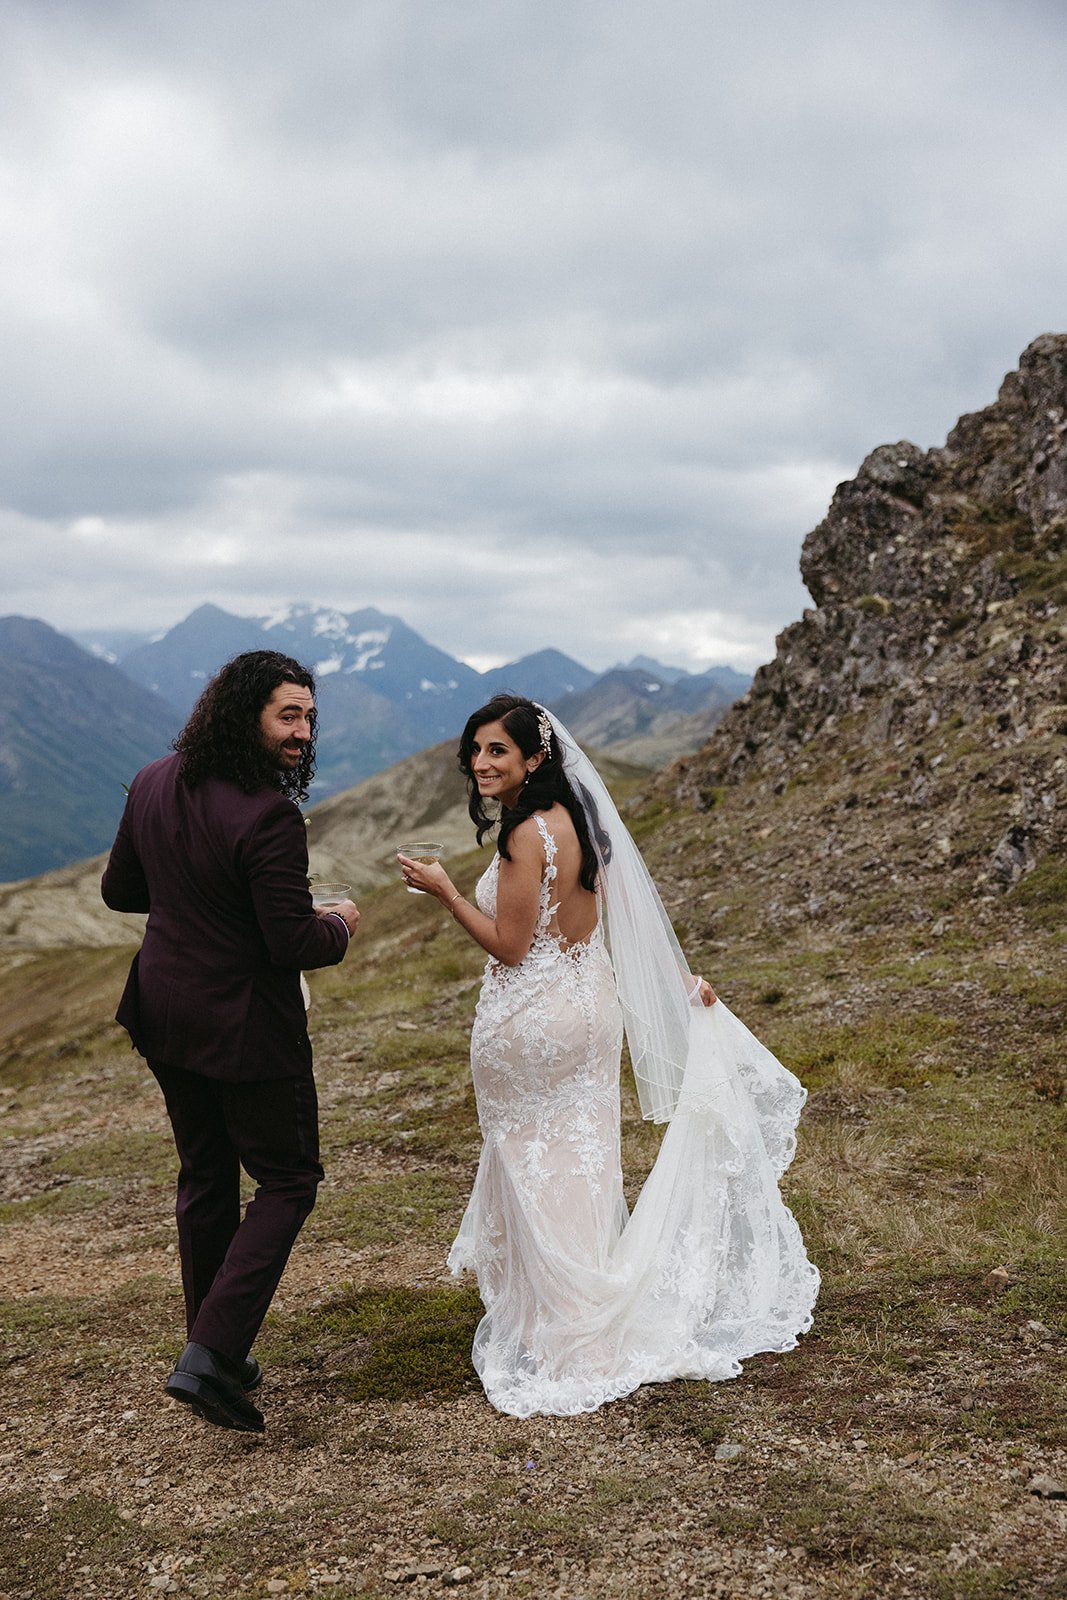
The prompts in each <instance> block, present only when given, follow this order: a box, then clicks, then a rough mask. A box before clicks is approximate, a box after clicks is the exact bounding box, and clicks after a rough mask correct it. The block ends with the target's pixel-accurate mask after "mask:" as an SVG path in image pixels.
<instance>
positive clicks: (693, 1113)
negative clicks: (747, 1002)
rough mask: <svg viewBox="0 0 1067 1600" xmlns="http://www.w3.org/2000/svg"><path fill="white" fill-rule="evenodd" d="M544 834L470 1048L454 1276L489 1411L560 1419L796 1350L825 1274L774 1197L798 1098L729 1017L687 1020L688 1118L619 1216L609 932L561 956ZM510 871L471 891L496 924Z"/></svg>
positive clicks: (616, 1044)
mask: <svg viewBox="0 0 1067 1600" xmlns="http://www.w3.org/2000/svg"><path fill="white" fill-rule="evenodd" d="M536 822H537V826H538V830H539V832H540V836H541V843H542V846H543V850H544V867H543V872H542V880H541V892H540V909H539V915H538V922H537V929H536V932H535V935H534V940H533V944H532V946H531V948H530V951H529V953H528V954H527V955H526V957H525V958H524V959H523V960H522V961H521V962H520V963H519V965H518V966H515V967H506V966H504V965H502V964H500V963H498V962H496V961H493V960H492V959H490V960H489V962H488V963H487V965H486V969H485V977H484V980H483V985H482V991H481V997H480V999H479V1002H478V1007H477V1012H476V1015H475V1022H474V1030H473V1034H472V1039H471V1066H472V1071H473V1077H474V1087H475V1094H476V1097H477V1103H478V1120H479V1123H480V1126H481V1130H482V1134H483V1138H484V1144H483V1147H482V1154H481V1159H480V1162H479V1166H478V1176H477V1179H476V1181H475V1185H474V1190H473V1193H472V1195H471V1198H470V1202H469V1204H468V1206H467V1210H466V1213H465V1215H464V1217H463V1221H462V1223H461V1225H460V1229H459V1233H458V1235H457V1237H456V1240H455V1243H454V1244H453V1246H452V1249H451V1252H450V1254H449V1258H448V1260H449V1266H450V1267H451V1269H452V1271H453V1272H454V1273H459V1272H461V1271H463V1270H464V1269H470V1270H472V1271H473V1272H474V1273H475V1274H476V1276H477V1280H478V1287H479V1290H480V1293H481V1296H482V1300H483V1303H484V1305H485V1316H484V1317H483V1318H482V1320H481V1322H480V1323H479V1325H478V1330H477V1333H476V1335H475V1340H474V1351H473V1360H474V1365H475V1368H476V1370H477V1372H478V1375H479V1377H480V1378H481V1380H482V1384H483V1386H484V1388H485V1392H486V1395H487V1397H488V1398H489V1400H490V1401H491V1403H492V1404H493V1405H494V1406H495V1407H496V1408H497V1409H498V1410H500V1411H504V1412H508V1413H510V1414H511V1415H513V1416H530V1415H531V1414H533V1413H535V1412H543V1413H547V1414H550V1415H557V1416H566V1415H571V1414H573V1413H577V1412H582V1411H594V1410H596V1409H597V1408H598V1407H599V1406H601V1405H603V1404H604V1403H605V1401H608V1400H612V1399H617V1398H619V1397H620V1396H622V1395H626V1394H629V1393H631V1392H632V1391H633V1390H634V1389H636V1388H637V1387H638V1386H639V1385H640V1384H643V1383H656V1382H665V1381H667V1380H669V1379H672V1378H707V1379H721V1378H729V1377H733V1376H735V1375H736V1374H737V1373H738V1372H739V1371H740V1364H741V1361H742V1360H743V1359H745V1358H746V1357H748V1356H751V1355H754V1354H756V1353H757V1352H759V1351H768V1350H788V1349H791V1348H792V1347H793V1346H794V1345H795V1343H796V1340H797V1337H798V1335H799V1334H801V1333H803V1332H804V1331H805V1330H806V1329H807V1328H809V1327H810V1325H811V1320H812V1308H813V1306H814V1303H815V1297H816V1294H817V1292H818V1285H819V1275H818V1272H817V1270H816V1268H815V1267H814V1266H813V1265H812V1264H811V1262H810V1261H809V1260H808V1258H807V1255H806V1253H805V1250H804V1243H803V1240H802V1238H801V1235H800V1229H799V1228H798V1226H797V1223H796V1221H795V1220H794V1218H793V1216H792V1214H791V1213H790V1212H789V1210H788V1209H787V1208H786V1206H785V1204H784V1203H783V1201H782V1199H781V1196H780V1194H779V1192H778V1179H779V1178H780V1176H781V1174H782V1173H783V1172H784V1170H785V1168H786V1167H787V1166H788V1165H789V1162H790V1161H791V1160H792V1157H793V1152H794V1148H795V1130H796V1123H797V1119H798V1117H799V1115H800V1110H801V1107H802V1105H803V1103H804V1098H805V1090H804V1089H803V1087H802V1086H801V1084H800V1083H799V1082H798V1081H797V1079H796V1078H794V1077H793V1075H792V1074H791V1073H789V1072H787V1071H786V1069H785V1068H784V1067H783V1066H782V1065H781V1064H780V1063H779V1062H778V1061H777V1060H776V1059H775V1058H774V1056H772V1055H771V1054H770V1052H769V1051H768V1050H766V1049H764V1047H763V1046H762V1045H761V1044H760V1043H759V1041H758V1040H757V1039H755V1038H754V1037H753V1035H752V1034H750V1033H749V1031H748V1029H747V1028H745V1027H744V1025H743V1024H742V1023H741V1022H739V1021H738V1019H737V1018H736V1017H734V1016H733V1015H732V1014H731V1013H730V1012H729V1011H728V1010H727V1008H726V1006H725V1005H724V1004H723V1002H722V1001H721V1000H720V1001H718V1002H717V1003H716V1004H715V1005H713V1006H711V1007H710V1008H705V1007H703V1006H700V1007H697V1008H696V1009H695V1011H694V1015H693V1017H692V1023H691V1045H690V1051H689V1057H688V1060H687V1062H686V1066H685V1073H684V1077H683V1079H682V1084H681V1090H680V1094H679V1098H678V1102H677V1107H676V1109H675V1110H674V1113H673V1116H672V1118H671V1121H670V1124H669V1126H668V1128H667V1130H666V1133H665V1135H664V1138H663V1142H662V1144H661V1146H660V1150H659V1154H658V1156H657V1158H656V1162H655V1165H654V1166H653V1168H652V1171H651V1172H650V1174H649V1176H648V1178H647V1180H646V1182H645V1184H644V1187H643V1189H642V1191H641V1194H640V1196H639V1198H638V1201H637V1204H636V1205H635V1207H634V1211H633V1215H632V1216H628V1214H627V1208H626V1202H625V1200H624V1198H623V1191H622V1169H621V1160H620V1150H619V1061H620V1052H621V1043H622V1014H621V1010H620V1006H619V1000H618V996H617V993H616V985H615V977H614V973H613V970H612V964H611V960H610V957H609V954H608V950H607V948H606V945H605V941H604V937H603V924H602V922H601V923H598V926H597V928H596V930H595V931H594V933H593V935H592V937H591V938H590V939H589V940H588V942H587V943H584V944H575V945H571V944H568V943H567V941H566V940H565V939H563V938H562V937H561V935H560V933H559V929H558V925H557V924H556V922H555V912H556V906H555V905H554V904H553V901H552V888H553V882H554V879H555V876H556V867H555V855H556V842H555V839H554V838H553V836H552V833H551V830H550V829H549V827H548V824H547V823H546V821H545V819H544V817H543V816H541V815H539V814H538V815H537V816H536ZM499 862H500V858H499V856H498V855H494V857H493V861H492V863H491V864H490V866H489V868H488V870H487V871H486V872H485V874H484V875H483V877H482V879H481V881H480V883H479V885H478V889H477V901H478V905H479V906H480V908H481V909H482V910H483V911H484V912H485V913H486V914H487V915H488V916H494V915H495V912H496V889H497V876H498V872H499Z"/></svg>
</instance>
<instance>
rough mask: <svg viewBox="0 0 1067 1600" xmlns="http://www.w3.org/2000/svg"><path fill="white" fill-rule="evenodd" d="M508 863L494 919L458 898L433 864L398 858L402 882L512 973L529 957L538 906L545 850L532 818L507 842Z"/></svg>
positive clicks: (504, 861)
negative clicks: (436, 903) (431, 898)
mask: <svg viewBox="0 0 1067 1600" xmlns="http://www.w3.org/2000/svg"><path fill="white" fill-rule="evenodd" d="M508 850H509V851H510V853H511V860H510V861H508V860H507V859H505V858H504V857H501V861H500V872H499V877H498V879H497V893H496V916H495V917H487V916H486V915H485V913H484V911H479V910H478V907H477V906H475V905H472V904H471V902H470V901H469V900H467V899H466V898H465V897H464V896H463V895H461V894H460V892H459V890H458V889H457V888H456V886H455V884H454V883H453V882H452V880H451V878H450V877H449V876H448V873H447V872H446V871H445V869H444V867H442V866H441V865H440V864H439V863H438V862H433V863H428V862H421V861H412V860H411V859H410V857H408V856H401V857H400V858H399V859H400V864H401V866H402V867H403V869H404V881H405V882H406V883H410V884H411V886H412V888H414V889H422V890H424V891H425V892H426V893H427V894H432V895H435V896H436V897H437V899H438V900H440V902H441V904H442V905H443V906H444V907H445V908H446V909H447V910H449V911H451V913H452V915H453V917H454V918H455V920H456V921H457V922H458V923H459V925H460V927H461V928H462V929H463V930H464V932H465V933H469V934H470V936H471V938H472V939H473V940H474V941H475V943H476V944H480V945H481V947H482V949H483V950H485V951H487V952H488V954H489V955H491V956H492V957H493V959H494V961H499V962H501V963H502V964H503V965H504V966H506V967H517V966H518V964H519V962H520V961H521V960H522V959H523V957H524V956H525V955H527V954H528V952H529V949H530V946H531V945H532V944H533V937H534V934H535V932H536V931H537V916H538V911H539V910H540V903H541V872H542V868H543V867H544V860H545V857H544V848H543V846H542V844H541V836H540V834H539V833H538V830H537V824H536V822H535V820H534V818H533V817H528V818H527V819H526V821H525V822H521V823H520V824H519V826H518V827H517V828H516V829H515V832H514V833H513V834H512V835H511V837H510V839H509V840H508Z"/></svg>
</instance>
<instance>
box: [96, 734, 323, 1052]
mask: <svg viewBox="0 0 1067 1600" xmlns="http://www.w3.org/2000/svg"><path fill="white" fill-rule="evenodd" d="M180 760H181V758H180V756H178V755H171V756H164V757H163V758H162V759H161V760H159V761H154V762H152V764H151V765H150V766H147V767H145V768H144V769H143V770H142V771H141V772H139V773H138V774H137V776H136V778H134V780H133V782H132V784H131V785H130V792H129V797H128V799H127V802H126V810H125V812H124V813H123V817H122V822H121V823H120V825H119V830H118V834H117V835H116V838H115V843H114V844H113V845H112V847H111V856H110V858H109V860H108V864H107V868H106V870H105V872H104V876H103V879H102V882H101V885H100V889H101V893H102V895H103V897H104V901H105V903H106V904H107V905H109V906H110V907H111V908H112V910H113V911H147V912H148V926H147V928H146V930H145V936H144V941H143V943H142V945H141V949H140V951H139V952H138V954H137V955H136V956H135V957H134V961H133V965H132V966H131V968H130V975H129V978H128V979H127V982H126V988H125V990H124V992H123V996H122V1000H121V1002H120V1004H119V1009H118V1013H117V1018H118V1021H119V1022H121V1023H122V1025H123V1027H124V1028H126V1029H127V1031H128V1032H129V1035H130V1038H131V1039H132V1040H133V1043H134V1045H135V1047H136V1048H137V1049H138V1050H139V1051H140V1052H141V1054H142V1055H143V1056H147V1058H148V1059H149V1061H151V1062H157V1063H159V1064H161V1065H164V1066H177V1067H185V1068H186V1069H187V1070H189V1071H191V1072H199V1073H202V1074H203V1075H204V1076H205V1077H209V1078H224V1079H228V1080H231V1081H234V1080H247V1079H255V1078H285V1077H295V1076H298V1075H300V1074H302V1073H305V1072H309V1071H310V1070H311V1044H310V1041H309V1039H308V1034H307V1021H306V1014H305V1011H304V1003H303V1000H302V998H301V993H300V971H301V969H302V968H306V967H307V968H310V967H327V966H331V965H334V964H335V963H336V962H338V961H340V960H341V959H342V958H343V956H344V954H345V951H346V950H347V948H348V934H347V930H346V929H345V927H344V926H343V925H342V923H341V921H340V920H339V919H338V918H336V917H319V916H316V915H315V912H314V911H313V909H312V905H311V895H310V893H309V892H308V882H307V875H308V854H307V832H306V829H305V826H304V819H303V817H302V816H301V814H300V812H299V810H298V809H297V807H296V805H295V804H294V803H293V802H292V801H291V800H288V799H286V797H285V796H284V795H283V794H282V793H281V792H280V790H278V789H275V788H272V787H266V788H263V789H260V790H258V791H257V792H256V793H255V794H245V793H244V791H243V790H242V789H240V788H239V787H238V786H237V785H236V784H234V783H230V782H228V781H227V780H225V779H223V778H206V779H204V781H203V782H201V783H199V784H197V786H196V787H195V788H193V789H190V788H189V787H188V786H187V785H186V784H184V783H183V782H182V781H181V779H180V778H179V776H178V772H179V765H180Z"/></svg>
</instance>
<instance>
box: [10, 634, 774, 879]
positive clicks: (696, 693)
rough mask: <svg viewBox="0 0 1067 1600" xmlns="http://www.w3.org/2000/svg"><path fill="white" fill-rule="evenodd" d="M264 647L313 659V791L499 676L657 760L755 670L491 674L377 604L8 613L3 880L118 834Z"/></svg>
mask: <svg viewBox="0 0 1067 1600" xmlns="http://www.w3.org/2000/svg"><path fill="white" fill-rule="evenodd" d="M263 648H267V649H277V650H281V651H284V652H285V653H286V654H288V655H292V656H295V657H296V658H297V659H298V660H300V661H303V662H306V663H307V664H308V665H309V666H310V667H312V668H313V670H314V671H315V674H316V678H317V682H318V690H317V698H318V704H319V709H320V713H321V733H320V737H319V746H318V771H317V777H316V782H315V787H314V790H313V794H312V800H313V801H315V802H317V801H320V800H323V799H326V798H327V797H328V796H330V795H334V794H338V793H339V792H341V791H344V790H347V789H349V788H351V787H352V785H353V784H356V783H359V782H360V781H361V780H363V779H365V778H368V777H370V776H372V775H373V774H375V773H379V772H382V771H384V770H385V769H387V768H390V767H392V766H394V765H395V764H396V763H397V762H400V761H402V760H404V758H405V757H407V756H410V755H412V754H414V753H415V752H417V751H419V750H422V749H425V748H426V747H427V746H433V745H435V744H437V743H439V742H441V741H443V740H449V739H455V738H456V736H457V735H458V733H459V732H460V730H461V728H462V726H463V722H464V721H465V719H466V716H467V715H468V713H469V711H470V709H471V708H472V707H474V706H476V705H478V704H479V703H480V702H483V701H485V700H486V699H488V698H489V697H490V696H491V695H492V694H494V693H496V692H497V691H498V690H500V689H505V688H507V689H512V690H514V691H516V692H518V693H521V694H528V695H530V696H531V697H533V698H535V699H538V700H540V701H542V702H544V703H545V704H548V705H552V706H554V707H556V708H560V709H561V710H562V714H563V715H564V716H565V717H566V719H567V721H568V723H569V724H570V726H571V727H572V729H573V731H574V732H575V733H576V734H577V735H578V736H579V737H581V738H582V739H584V740H586V741H587V742H588V741H590V740H591V739H594V738H595V739H596V741H597V742H598V743H607V744H610V745H618V746H620V748H619V750H618V752H617V753H618V754H619V756H620V757H621V758H623V759H626V760H630V761H634V762H638V763H642V764H646V765H654V764H656V763H657V762H658V761H660V760H663V759H665V758H666V757H667V756H671V755H677V754H678V753H679V752H682V751H686V750H693V749H695V748H696V747H697V746H698V744H700V743H701V742H702V741H703V739H705V738H706V737H707V735H708V733H709V732H710V731H711V728H712V727H713V726H714V724H715V722H716V721H717V720H718V718H719V717H720V716H721V715H722V714H723V712H724V711H725V709H726V708H727V707H728V706H729V704H730V703H731V702H732V701H733V700H734V699H736V698H737V696H738V695H739V694H740V693H742V692H743V691H744V689H745V688H746V687H747V686H748V683H749V680H748V679H747V678H745V677H743V676H742V675H741V674H740V673H736V672H734V671H732V669H731V668H729V667H716V668H712V669H711V670H710V671H709V672H706V673H701V674H692V673H686V672H682V671H681V670H680V669H677V668H662V667H660V665H659V664H658V663H656V662H653V661H650V660H647V659H638V660H637V661H636V662H633V663H630V664H629V666H627V667H620V668H616V669H613V670H612V671H611V672H608V673H603V674H597V673H594V672H592V671H591V670H590V669H589V668H588V667H585V666H583V665H582V664H581V663H580V662H577V661H574V660H572V659H571V658H570V657H568V656H566V655H563V654H562V653H561V652H560V651H558V650H553V649H545V650H540V651H538V652H536V653H534V654H531V655H528V656H524V657H522V658H521V659H520V660H517V661H513V662H509V663H508V664H507V665H505V666H502V667H498V668H494V669H491V670H490V671H488V672H484V673H480V672H477V671H475V669H474V668H473V667H470V666H468V665H467V664H466V663H465V662H462V661H459V660H457V659H456V658H455V657H453V656H451V655H449V654H448V653H447V652H446V651H443V650H440V649H438V648H437V647H436V646H434V645H432V644H429V643H428V642H427V641H426V640H425V639H423V638H422V637H421V636H420V635H419V634H418V633H416V632H415V631H414V629H412V628H410V627H409V626H408V625H407V624H406V623H405V622H404V621H403V620H402V619H401V618H399V617H395V616H389V615H386V614H385V613H383V612H380V611H378V610H376V609H375V608H373V607H367V608H365V609H362V610H359V611H355V612H351V613H347V614H346V613H342V612H338V611H335V610H329V609H326V608H321V607H319V608H316V607H311V606H307V605H294V606H291V607H287V608H285V609H284V610H282V611H280V612H278V613H276V614H275V615H273V616H268V617H240V616H235V615H233V614H231V613H230V612H227V611H224V610H222V609H221V608H220V607H218V606H213V605H202V606H198V607H197V608H196V610H194V611H193V612H191V613H190V615H189V616H188V617H186V618H185V619H184V620H183V621H182V622H179V623H178V624H177V625H176V626H175V627H173V628H171V629H169V630H168V631H167V632H166V633H164V634H162V635H160V636H159V637H156V638H149V637H146V636H145V635H144V634H136V633H132V632H131V631H129V630H124V631H119V630H108V629H101V630H98V631H93V630H81V631H79V632H78V634H77V635H76V637H74V638H68V637H66V636H65V635H63V634H60V633H57V632H56V630H55V629H53V628H51V627H49V625H48V624H47V623H44V622H41V621H39V620H36V619H32V618H22V617H8V618H0V665H3V667H4V668H5V669H6V672H7V677H8V681H9V682H10V683H13V684H14V685H15V687H16V691H17V692H16V697H15V701H14V702H13V703H12V704H11V705H9V706H7V707H6V708H5V710H4V712H3V713H0V881H11V880H17V879H22V878H27V877H30V876H33V875H35V874H38V873H41V872H47V871H49V870H51V869H55V868H59V867H63V866H66V865H68V864H69V863H71V862H75V861H78V860H80V859H82V858H84V857H86V856H91V855H93V854H95V852H97V851H99V850H100V849H102V848H104V847H105V846H106V845H107V844H109V843H110V840H111V838H112V836H113V834H114V830H115V826H116V825H117V821H118V817H119V815H120V814H121V810H122V785H123V784H124V783H127V782H128V781H129V779H130V777H131V776H132V775H133V773H134V772H136V771H137V769H138V767H140V766H142V765H144V763H145V762H146V761H148V760H151V759H153V758H154V757H155V756H158V755H162V754H163V753H164V752H165V751H166V750H167V749H168V748H169V745H170V742H171V740H172V738H173V737H174V734H175V733H176V732H177V730H178V728H179V727H180V726H181V725H182V723H183V722H184V720H185V718H186V717H187V715H188V713H189V711H190V710H191V709H192V706H193V704H194V703H195V701H196V699H197V696H198V695H199V693H200V691H201V689H202V688H203V686H204V684H205V682H206V681H207V680H208V678H210V677H211V676H212V674H213V673H214V672H215V671H216V670H217V669H218V668H219V666H221V665H222V663H223V662H225V661H227V660H229V659H230V657H232V656H234V655H236V654H237V653H238V652H239V651H242V650H250V649H263ZM694 719H695V720H694ZM675 730H677V732H675ZM623 746H625V748H622V747H623Z"/></svg>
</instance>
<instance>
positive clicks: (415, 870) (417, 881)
mask: <svg viewBox="0 0 1067 1600" xmlns="http://www.w3.org/2000/svg"><path fill="white" fill-rule="evenodd" d="M396 859H397V860H398V861H399V862H400V870H401V872H402V873H403V876H404V882H405V883H406V884H407V886H408V888H409V889H421V890H422V892H423V894H432V895H436V897H437V899H438V900H443V899H445V898H446V895H447V894H452V893H454V889H453V884H452V880H451V879H450V878H449V876H448V873H447V872H446V871H445V869H444V867H443V866H442V865H441V863H440V862H439V861H413V860H412V859H411V857H410V856H402V855H401V854H400V852H399V851H398V852H397V857H396Z"/></svg>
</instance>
